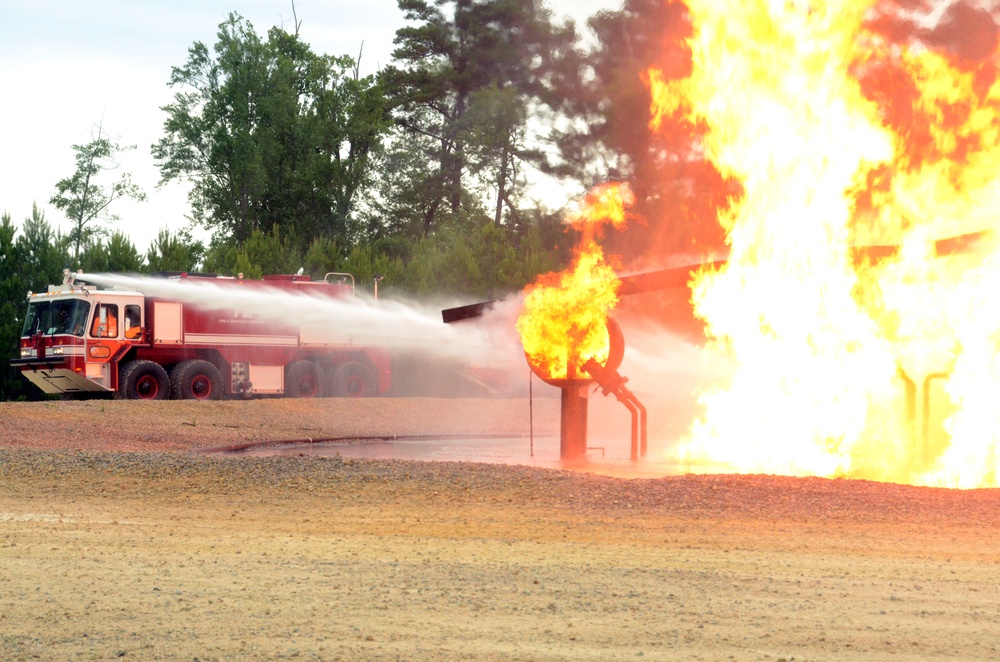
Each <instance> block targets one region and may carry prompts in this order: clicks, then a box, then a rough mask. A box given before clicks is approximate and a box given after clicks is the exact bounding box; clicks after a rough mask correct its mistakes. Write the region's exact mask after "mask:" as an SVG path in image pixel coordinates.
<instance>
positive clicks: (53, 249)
mask: <svg viewBox="0 0 1000 662" xmlns="http://www.w3.org/2000/svg"><path fill="white" fill-rule="evenodd" d="M69 243H70V242H69V240H68V239H67V237H65V236H64V235H62V234H61V233H59V232H56V231H53V229H52V226H51V225H49V222H48V221H46V220H45V214H44V213H43V212H42V211H41V210H40V209H39V208H38V205H33V206H32V208H31V217H30V218H26V219H25V220H24V225H23V226H22V228H21V234H20V236H18V237H17V241H16V246H17V251H18V253H20V257H21V266H22V269H23V271H22V274H23V276H24V279H25V283H26V284H27V286H28V289H30V290H31V291H32V292H45V291H46V289H48V286H49V285H58V284H59V283H61V282H62V271H63V269H68V268H70V262H71V260H70V256H69V251H68V248H69Z"/></svg>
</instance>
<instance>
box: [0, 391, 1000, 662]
mask: <svg viewBox="0 0 1000 662" xmlns="http://www.w3.org/2000/svg"><path fill="white" fill-rule="evenodd" d="M524 407H525V404H524V402H521V401H497V402H487V401H459V402H455V401H449V402H442V401H438V400H420V399H383V400H370V401H335V400H321V401H311V402H304V401H281V400H274V401H254V402H226V403H212V404H207V405H206V404H205V403H184V402H164V403H132V402H86V403H75V402H57V403H11V404H0V418H2V420H3V430H2V431H0V659H4V660H30V659H53V660H63V659H109V658H125V659H140V660H149V659H170V660H173V659H184V660H193V659H198V660H213V659H233V660H235V659H260V660H273V659H293V658H295V659H318V660H338V659H340V660H400V659H402V660H456V659H458V660H461V659H466V660H588V659H593V660H609V659H636V658H642V659H655V660H692V659H702V660H726V659H733V660H787V661H790V660H881V659H891V660H988V659H998V658H1000V652H998V650H997V648H998V646H1000V592H998V582H997V572H998V569H1000V568H998V561H1000V553H998V550H997V543H998V541H1000V536H998V533H1000V517H998V513H1000V492H998V491H995V490H976V491H965V492H958V491H948V490H937V489H926V488H913V487H904V486H895V485H885V484H877V483H870V482H863V481H847V480H824V479H810V478H806V479H798V478H786V477H773V476H698V477H695V476H673V477H665V478H659V479H621V478H610V477H604V476H596V475H590V474H581V473H574V472H570V471H554V470H542V469H532V468H527V467H505V466H488V465H478V464H463V463H417V462H402V461H359V460H345V459H342V458H336V457H334V458H320V457H294V456H293V457H267V458H252V457H219V456H214V455H205V454H201V453H194V452H190V451H191V449H194V448H204V447H209V446H217V445H222V444H226V443H240V442H245V441H260V440H265V439H276V438H277V439H281V438H294V437H302V436H319V435H320V434H325V435H328V436H333V435H335V434H359V435H360V434H371V433H386V432H406V433H423V432H435V431H438V432H456V431H461V432H475V431H491V432H497V431H500V432H515V431H521V430H523V425H524V423H523V420H524V417H523V411H524ZM557 408H558V404H557V403H555V405H554V406H553V403H547V404H543V405H542V411H539V412H538V413H537V419H538V420H536V423H537V424H538V425H539V426H540V427H541V428H542V429H548V430H549V431H551V430H552V425H553V423H554V420H555V416H556V415H557V414H556V412H555V409H557ZM445 410H447V411H448V412H454V411H458V412H459V413H461V414H463V415H462V416H460V417H458V419H456V420H457V422H455V421H453V422H451V423H447V424H446V423H445V422H444V421H445V418H444V417H443V412H444V411H445ZM546 426H548V427H547V428H546ZM442 427H447V428H449V429H447V430H445V429H441V428H442ZM390 428H392V429H390ZM118 449H122V450H118Z"/></svg>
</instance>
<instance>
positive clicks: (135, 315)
mask: <svg viewBox="0 0 1000 662" xmlns="http://www.w3.org/2000/svg"><path fill="white" fill-rule="evenodd" d="M140 312H141V311H140V309H139V306H132V305H129V306H125V337H126V338H128V339H129V340H135V339H136V338H138V337H139V336H141V335H142V317H141V316H140Z"/></svg>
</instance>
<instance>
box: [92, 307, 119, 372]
mask: <svg viewBox="0 0 1000 662" xmlns="http://www.w3.org/2000/svg"><path fill="white" fill-rule="evenodd" d="M118 312H119V311H118V304H116V303H99V304H97V306H96V308H95V310H94V318H93V320H92V321H91V323H90V332H89V333H88V334H87V364H86V365H87V374H86V377H87V379H91V380H93V381H95V382H97V383H98V384H100V385H101V386H104V387H105V388H110V387H111V384H110V368H109V365H108V361H109V360H110V359H111V357H112V356H114V354H115V352H116V351H117V350H118V346H119V344H120V343H119V341H118V339H119V337H120V333H121V329H120V328H119V324H118Z"/></svg>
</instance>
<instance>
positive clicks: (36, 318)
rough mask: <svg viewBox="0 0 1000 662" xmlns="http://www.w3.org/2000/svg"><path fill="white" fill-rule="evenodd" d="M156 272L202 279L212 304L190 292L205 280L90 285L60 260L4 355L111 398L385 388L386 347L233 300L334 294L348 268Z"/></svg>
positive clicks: (338, 294)
mask: <svg viewBox="0 0 1000 662" xmlns="http://www.w3.org/2000/svg"><path fill="white" fill-rule="evenodd" d="M165 277H171V278H174V279H177V281H178V284H179V285H182V286H183V285H190V286H192V287H197V285H198V284H211V285H212V286H215V287H216V288H217V289H213V290H212V291H213V292H218V293H219V295H217V296H216V301H218V300H221V301H222V303H216V302H213V303H211V304H206V303H192V301H195V300H199V301H202V300H204V298H205V297H204V291H203V292H202V296H201V298H200V299H188V298H185V297H176V298H167V297H164V296H147V295H146V294H145V293H143V292H140V291H129V290H120V289H106V290H102V289H97V288H96V287H94V286H93V285H89V284H83V283H80V282H78V281H77V274H72V273H70V272H68V271H67V272H65V273H64V280H63V283H62V284H61V285H58V286H54V285H50V286H49V287H48V291H47V292H45V293H38V294H32V293H29V295H28V310H27V314H26V315H25V321H24V327H23V330H22V332H21V340H20V357H19V358H16V359H14V360H12V361H11V365H12V366H15V367H17V368H19V369H20V370H21V374H22V375H24V377H25V378H26V379H28V380H29V381H30V382H32V383H33V384H35V385H36V386H38V388H40V389H41V390H42V391H43V392H45V393H50V394H67V395H77V396H86V395H99V394H112V395H113V396H114V397H115V398H120V399H147V400H160V399H164V398H168V397H169V398H175V399H202V400H214V399H219V398H224V397H233V396H239V397H249V396H253V395H283V396H286V397H319V396H325V395H336V396H346V397H362V396H374V395H379V394H383V393H385V392H386V391H387V390H388V389H389V386H390V384H391V368H390V365H391V363H390V356H389V354H388V351H387V350H386V349H385V348H381V347H374V346H364V345H359V344H355V342H354V339H353V338H344V337H338V336H337V334H336V333H331V332H330V331H329V327H330V325H329V324H324V325H322V328H319V326H318V325H316V324H313V325H312V326H310V324H306V323H303V324H300V323H298V321H297V320H286V319H281V320H280V321H276V320H275V319H274V318H268V317H263V316H258V315H255V314H253V313H252V312H248V311H251V310H253V308H252V307H251V306H243V307H242V309H241V307H240V305H239V304H238V303H235V302H236V301H250V300H252V299H253V297H254V296H255V294H256V295H275V294H281V293H286V294H289V295H296V294H299V295H302V294H305V295H309V296H312V297H316V298H318V299H319V301H322V300H324V299H326V298H334V299H337V298H340V299H343V298H344V297H350V296H353V292H354V282H353V277H351V276H350V275H349V274H337V273H331V274H327V277H326V278H325V279H324V280H322V281H312V280H311V279H310V277H309V276H285V275H277V276H266V277H265V278H264V279H263V280H249V279H243V278H224V277H218V276H216V275H214V274H176V275H170V276H165ZM229 294H232V295H233V296H231V297H230V296H228V295H229ZM237 295H238V296H237ZM229 299H232V301H231V302H229Z"/></svg>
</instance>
